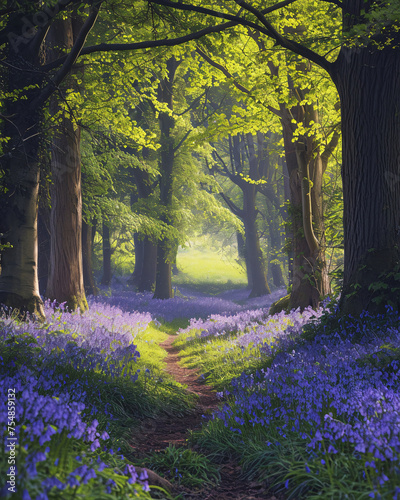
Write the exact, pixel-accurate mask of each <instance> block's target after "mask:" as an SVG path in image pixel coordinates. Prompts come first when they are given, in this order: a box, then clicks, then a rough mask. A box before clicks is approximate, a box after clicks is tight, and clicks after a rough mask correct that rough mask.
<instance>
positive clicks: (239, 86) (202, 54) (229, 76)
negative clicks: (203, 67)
mask: <svg viewBox="0 0 400 500" xmlns="http://www.w3.org/2000/svg"><path fill="white" fill-rule="evenodd" d="M196 52H197V53H198V54H199V56H201V57H202V58H203V59H204V60H205V61H207V62H208V64H210V66H213V67H214V68H216V69H219V71H221V72H222V73H223V74H224V75H225V76H226V77H227V78H229V79H230V80H232V83H233V85H234V86H235V87H236V88H237V89H238V90H240V91H241V92H244V93H245V94H250V90H248V89H246V87H244V86H243V85H242V84H241V83H238V82H237V81H236V80H235V79H234V78H233V75H232V74H231V73H230V72H229V71H228V70H227V69H226V68H225V67H224V66H222V64H219V63H217V62H215V61H213V60H212V59H211V57H209V56H208V55H207V54H206V53H205V52H204V50H202V49H200V48H199V47H198V48H197V49H196Z"/></svg>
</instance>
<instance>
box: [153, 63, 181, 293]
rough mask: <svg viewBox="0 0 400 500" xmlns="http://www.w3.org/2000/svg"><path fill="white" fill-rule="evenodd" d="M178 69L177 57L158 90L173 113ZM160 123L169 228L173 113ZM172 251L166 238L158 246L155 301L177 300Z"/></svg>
mask: <svg viewBox="0 0 400 500" xmlns="http://www.w3.org/2000/svg"><path fill="white" fill-rule="evenodd" d="M178 65H179V63H178V62H177V61H176V59H175V57H171V58H170V59H169V60H168V61H167V71H168V76H167V77H166V78H164V79H163V80H162V81H161V82H160V84H159V89H158V94H159V95H158V99H159V101H160V102H163V103H166V104H167V106H168V108H169V109H170V110H171V111H172V110H173V83H174V78H175V72H176V69H177V67H178ZM159 123H160V131H161V137H160V142H161V152H160V174H161V175H160V202H161V206H162V208H163V212H164V213H163V214H162V215H161V220H162V221H163V222H165V223H167V224H171V223H172V221H171V215H170V208H171V205H172V189H173V168H174V159H175V151H174V140H173V137H172V136H171V132H172V129H173V128H174V119H173V118H172V117H171V116H170V114H169V113H166V112H161V113H160V115H159ZM172 248H173V243H172V242H170V241H169V240H168V238H165V237H164V238H163V239H162V240H161V241H160V242H159V244H158V252H157V273H156V288H155V292H154V298H155V299H170V298H172V296H173V295H172V283H171V259H172Z"/></svg>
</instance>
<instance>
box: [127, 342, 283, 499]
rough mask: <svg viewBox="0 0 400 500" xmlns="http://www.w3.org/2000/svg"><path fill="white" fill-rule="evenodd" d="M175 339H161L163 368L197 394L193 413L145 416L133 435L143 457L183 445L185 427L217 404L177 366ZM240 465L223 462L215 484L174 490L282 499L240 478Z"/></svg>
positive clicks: (185, 495)
mask: <svg viewBox="0 0 400 500" xmlns="http://www.w3.org/2000/svg"><path fill="white" fill-rule="evenodd" d="M175 339H176V336H175V335H170V336H169V337H168V339H167V340H166V341H165V342H163V343H162V344H160V345H161V347H163V348H164V349H165V350H166V351H167V353H168V355H167V357H166V358H165V361H166V363H167V366H166V371H167V372H168V373H169V374H170V375H172V376H173V377H174V378H175V380H176V381H178V382H179V383H181V384H183V385H186V386H187V390H188V391H189V392H193V393H195V394H197V395H198V398H199V399H198V403H197V406H196V408H195V410H194V412H193V413H191V414H189V415H185V416H183V417H178V418H177V417H176V416H174V415H165V416H163V417H161V418H158V419H148V420H146V421H145V422H143V424H142V427H141V429H140V433H138V435H137V436H135V439H134V442H135V444H134V447H135V448H136V453H137V456H139V457H145V456H146V455H147V454H148V453H151V452H153V451H156V452H157V451H161V450H163V449H164V448H167V447H168V446H169V445H170V444H173V445H175V446H177V447H179V446H185V444H186V438H187V433H188V430H194V429H198V428H200V427H201V424H202V423H203V422H205V421H206V420H207V418H209V416H210V415H211V413H212V412H213V411H214V410H216V409H217V407H218V399H217V397H216V393H215V391H214V390H213V389H212V387H210V386H208V385H205V384H204V383H203V382H202V381H201V380H199V374H198V373H197V372H196V370H194V369H190V368H185V367H182V366H180V365H179V350H178V349H177V348H176V347H174V346H173V345H172V343H173V342H174V340H175ZM240 471H241V468H240V466H238V465H237V464H236V463H225V464H223V465H222V466H221V468H220V474H221V482H220V483H219V485H218V486H214V487H210V486H207V487H204V488H203V489H201V490H190V489H188V488H185V487H183V486H178V487H177V492H178V493H180V494H181V496H182V499H185V500H232V499H235V500H261V499H263V500H282V499H283V497H281V496H274V495H273V494H271V493H268V489H267V485H266V484H263V483H257V482H252V483H248V482H245V481H243V480H241V479H240Z"/></svg>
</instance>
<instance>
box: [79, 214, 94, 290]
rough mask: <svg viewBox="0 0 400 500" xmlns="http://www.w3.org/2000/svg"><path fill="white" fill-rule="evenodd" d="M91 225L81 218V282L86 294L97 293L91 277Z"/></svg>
mask: <svg viewBox="0 0 400 500" xmlns="http://www.w3.org/2000/svg"><path fill="white" fill-rule="evenodd" d="M92 233H93V227H92V226H91V225H90V224H88V223H87V222H85V221H84V220H82V266H83V284H84V287H85V293H86V294H87V295H97V294H98V290H97V287H96V284H95V282H94V277H93V262H92V256H93V244H92V242H93V236H92Z"/></svg>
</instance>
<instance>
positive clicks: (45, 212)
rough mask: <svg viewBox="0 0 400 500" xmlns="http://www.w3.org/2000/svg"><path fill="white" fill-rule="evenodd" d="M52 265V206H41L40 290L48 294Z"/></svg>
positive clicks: (39, 230)
mask: <svg viewBox="0 0 400 500" xmlns="http://www.w3.org/2000/svg"><path fill="white" fill-rule="evenodd" d="M49 267H50V207H41V208H40V209H39V215H38V278H39V290H40V294H41V295H42V296H46V287H47V281H48V279H49Z"/></svg>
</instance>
